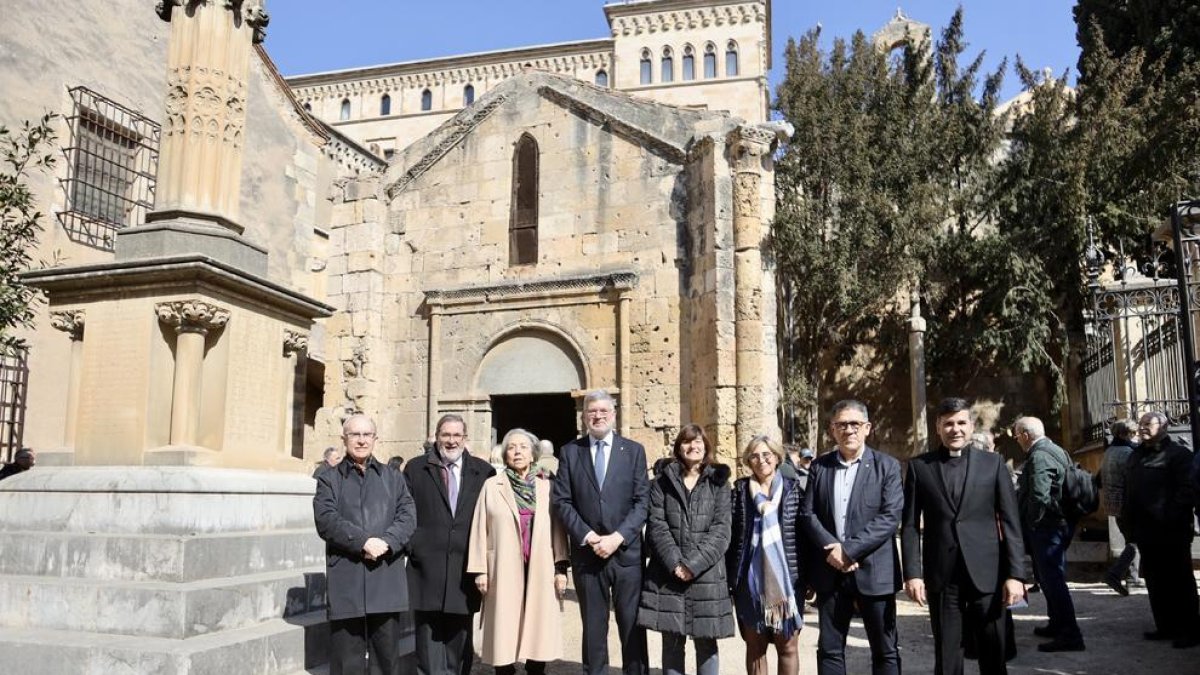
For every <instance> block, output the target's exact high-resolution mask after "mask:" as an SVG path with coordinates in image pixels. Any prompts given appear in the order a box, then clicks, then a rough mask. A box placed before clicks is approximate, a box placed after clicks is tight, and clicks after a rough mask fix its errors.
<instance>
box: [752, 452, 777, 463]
mask: <svg viewBox="0 0 1200 675" xmlns="http://www.w3.org/2000/svg"><path fill="white" fill-rule="evenodd" d="M746 459H748V460H750V461H751V462H769V461H771V460H773V459H775V453H773V452H770V451H767V452H756V453H754V454H752V455H750V456H748V457H747V458H746Z"/></svg>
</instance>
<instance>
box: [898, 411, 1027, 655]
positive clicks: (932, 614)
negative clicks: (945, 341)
mask: <svg viewBox="0 0 1200 675" xmlns="http://www.w3.org/2000/svg"><path fill="white" fill-rule="evenodd" d="M936 412H937V434H938V439H939V440H940V441H941V444H940V446H939V447H938V448H937V449H936V450H932V451H930V452H927V453H925V454H923V455H920V456H918V457H914V458H913V459H912V460H910V461H909V463H908V475H907V477H906V478H905V481H904V517H903V521H902V524H901V547H902V548H903V550H904V578H905V582H904V590H905V591H906V592H907V593H908V596H909V597H910V598H912V599H913V600H914V601H915V602H917V603H918V604H920V605H922V606H924V605H925V604H926V603H927V602H928V604H929V618H930V621H931V623H932V624H933V641H934V649H935V654H934V659H935V660H934V672H935V673H936V675H960V674H961V673H962V672H963V650H962V643H963V639H962V633H963V616H964V615H970V616H971V618H972V623H971V625H972V626H973V630H975V631H976V644H977V649H978V655H979V672H980V673H981V675H991V674H994V673H1007V672H1008V669H1007V667H1006V665H1005V660H1004V639H1005V628H1004V609H1005V607H1006V606H1008V605H1011V604H1013V603H1015V602H1017V601H1018V600H1020V599H1021V598H1023V597H1024V591H1025V589H1024V584H1023V582H1022V580H1023V579H1024V576H1025V573H1024V569H1023V561H1024V558H1025V551H1024V547H1023V546H1022V541H1021V521H1020V516H1019V514H1018V513H1017V498H1016V494H1015V493H1014V492H1013V485H1012V480H1011V479H1010V478H1009V475H1008V468H1007V467H1006V466H1005V465H1004V462H1003V461H1001V458H1000V455H998V454H996V453H990V452H984V451H981V450H977V449H974V448H973V447H970V441H971V434H972V433H973V432H974V430H975V424H974V421H973V420H972V418H971V409H970V404H969V403H967V401H965V400H963V399H961V398H948V399H946V400H944V401H942V402H941V403H940V404H938V407H937V411H936ZM922 523H923V525H922Z"/></svg>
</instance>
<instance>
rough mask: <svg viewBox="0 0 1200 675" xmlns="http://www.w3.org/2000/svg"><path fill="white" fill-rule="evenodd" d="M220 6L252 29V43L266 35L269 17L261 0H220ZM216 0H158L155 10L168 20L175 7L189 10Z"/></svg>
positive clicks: (212, 3)
mask: <svg viewBox="0 0 1200 675" xmlns="http://www.w3.org/2000/svg"><path fill="white" fill-rule="evenodd" d="M220 2H221V5H222V8H223V9H227V10H230V11H232V12H233V14H234V16H235V17H237V18H236V19H235V20H236V21H242V22H245V24H246V25H247V26H250V28H251V29H252V30H253V31H254V43H255V44H258V43H260V42H262V41H263V39H264V38H265V37H266V36H267V23H269V22H270V20H271V17H270V16H268V15H267V9H266V7H265V6H264V4H263V2H262V0H220ZM215 4H217V3H216V0H160V2H159V3H158V5H157V6H156V7H155V11H156V12H157V13H158V16H159V18H160V19H162V20H163V21H167V22H170V21H171V16H172V15H173V13H174V10H175V8H176V7H183V8H184V9H185V10H191V9H193V8H195V7H198V6H203V5H215Z"/></svg>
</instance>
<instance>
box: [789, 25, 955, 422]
mask: <svg viewBox="0 0 1200 675" xmlns="http://www.w3.org/2000/svg"><path fill="white" fill-rule="evenodd" d="M818 39H819V33H818V32H817V31H812V32H810V33H808V34H807V35H805V36H804V37H802V38H801V39H800V40H799V41H789V42H788V45H787V49H786V58H787V72H786V77H785V79H784V81H783V83H782V84H781V86H780V87H779V90H778V99H777V102H776V107H777V109H778V110H779V111H780V112H781V113H782V114H783V116H784V117H785V119H787V121H789V122H790V123H791V124H792V125H793V126H794V127H795V133H794V134H793V136H792V138H791V142H790V143H789V144H788V145H787V147H786V148H785V149H784V151H783V153H782V155H781V156H780V157H779V159H778V162H777V164H776V190H777V194H778V197H779V199H778V204H777V211H776V218H775V221H774V224H773V227H772V240H771V252H772V254H773V256H774V258H775V262H776V264H777V269H778V275H779V279H780V280H781V283H782V287H783V292H782V295H783V298H782V302H781V313H782V314H783V316H784V323H785V324H790V325H788V326H785V337H784V339H785V341H786V344H785V348H784V352H785V354H786V355H789V356H790V358H789V359H788V361H787V363H786V364H785V373H784V378H783V379H784V383H785V384H784V397H785V400H786V401H787V403H789V404H790V405H792V406H794V407H803V406H811V405H813V404H814V403H815V402H816V401H817V399H818V391H817V390H818V386H819V381H820V373H821V372H823V370H824V369H825V368H827V367H828V366H830V365H836V364H839V363H844V362H846V361H847V360H848V359H849V358H850V357H851V356H852V355H853V353H854V350H855V348H856V346H857V345H859V344H861V343H862V342H863V341H865V340H869V339H871V338H872V337H873V336H875V335H876V334H877V333H878V331H879V330H881V329H882V328H883V326H881V322H883V321H889V320H894V318H895V316H894V313H890V312H886V311H885V308H886V307H887V305H888V303H889V302H890V301H892V300H893V299H894V298H895V296H896V292H897V289H900V288H903V287H904V286H905V285H906V284H908V283H909V282H910V281H911V280H912V279H913V278H915V276H916V275H917V273H918V270H919V267H918V261H919V256H918V255H917V252H918V251H920V250H922V249H923V248H924V247H925V246H926V245H927V235H928V232H929V230H930V227H931V225H932V224H933V223H935V222H936V220H937V218H938V209H937V205H936V203H935V201H934V199H935V193H934V190H933V189H932V186H931V181H930V167H929V166H928V156H929V152H928V150H929V149H928V146H927V144H928V142H929V139H928V136H927V134H925V133H924V130H923V129H918V128H915V124H916V123H917V122H918V121H919V120H922V119H924V118H925V117H926V116H927V110H926V108H927V105H928V103H927V102H928V100H929V99H930V96H931V94H930V89H929V86H928V82H927V78H921V77H917V76H914V74H913V72H912V71H914V70H916V68H917V65H918V64H919V62H920V59H919V58H917V57H916V56H915V55H914V53H912V52H910V53H908V54H906V55H905V59H904V61H905V63H906V64H907V65H906V66H904V67H902V68H893V67H892V66H891V64H889V61H888V58H887V56H886V55H885V54H883V53H881V52H879V51H878V50H876V49H875V48H874V47H873V46H872V45H871V44H870V43H869V42H868V41H867V39H866V38H865V37H864V36H863V35H862V33H858V34H856V35H854V37H853V38H852V39H851V41H850V42H849V43H846V42H845V41H843V40H837V41H835V42H834V44H833V48H832V50H831V51H830V52H829V53H828V54H825V53H823V52H822V51H821V49H820V48H819V46H818ZM900 204H903V205H904V206H905V208H903V209H901V208H897V206H898V205H900Z"/></svg>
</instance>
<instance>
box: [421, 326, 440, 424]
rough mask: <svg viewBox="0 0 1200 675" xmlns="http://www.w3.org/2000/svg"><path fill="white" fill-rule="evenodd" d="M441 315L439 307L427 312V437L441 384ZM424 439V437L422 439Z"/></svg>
mask: <svg viewBox="0 0 1200 675" xmlns="http://www.w3.org/2000/svg"><path fill="white" fill-rule="evenodd" d="M441 350H442V315H441V308H440V307H433V308H431V310H430V312H429V395H428V398H427V399H426V402H425V406H426V413H425V414H426V417H427V419H428V422H427V424H428V428H427V429H426V430H425V436H426V437H428V436H429V435H430V434H432V433H433V432H434V431H436V429H434V426H435V425H436V424H437V419H438V397H439V396H440V395H441V386H442V359H441ZM422 440H424V439H422Z"/></svg>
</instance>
